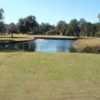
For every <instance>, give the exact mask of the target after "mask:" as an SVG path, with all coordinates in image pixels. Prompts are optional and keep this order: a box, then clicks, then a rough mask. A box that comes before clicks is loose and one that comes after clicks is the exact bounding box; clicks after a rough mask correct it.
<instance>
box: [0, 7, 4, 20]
mask: <svg viewBox="0 0 100 100" xmlns="http://www.w3.org/2000/svg"><path fill="white" fill-rule="evenodd" d="M3 13H4V10H3V8H1V9H0V20H1V21H2V19H3Z"/></svg>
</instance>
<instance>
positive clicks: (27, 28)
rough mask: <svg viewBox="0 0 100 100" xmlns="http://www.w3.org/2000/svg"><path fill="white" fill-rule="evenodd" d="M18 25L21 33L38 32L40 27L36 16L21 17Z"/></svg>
mask: <svg viewBox="0 0 100 100" xmlns="http://www.w3.org/2000/svg"><path fill="white" fill-rule="evenodd" d="M17 26H18V29H19V32H21V33H36V32H37V31H38V28H39V25H38V23H37V21H36V18H35V16H28V17H26V18H21V19H20V20H19V22H18V24H17Z"/></svg>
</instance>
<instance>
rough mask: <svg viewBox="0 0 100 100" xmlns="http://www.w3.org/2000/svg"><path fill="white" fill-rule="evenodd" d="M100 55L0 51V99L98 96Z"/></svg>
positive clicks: (76, 99) (82, 99)
mask: <svg viewBox="0 0 100 100" xmlns="http://www.w3.org/2000/svg"><path fill="white" fill-rule="evenodd" d="M99 99H100V55H96V54H77V53H76V54H73V53H71V54H70V53H68V54H65V53H55V54H51V53H32V52H30V53H28V52H9V53H8V52H1V53H0V100H99Z"/></svg>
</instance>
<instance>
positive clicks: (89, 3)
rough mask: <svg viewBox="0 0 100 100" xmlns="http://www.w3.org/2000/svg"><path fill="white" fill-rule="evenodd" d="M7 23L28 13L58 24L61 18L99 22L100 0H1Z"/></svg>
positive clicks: (41, 19)
mask: <svg viewBox="0 0 100 100" xmlns="http://www.w3.org/2000/svg"><path fill="white" fill-rule="evenodd" d="M0 8H3V9H4V11H5V13H4V17H5V19H4V21H5V22H6V23H10V22H15V23H16V22H18V20H19V19H20V18H24V17H26V16H28V15H34V16H36V20H37V21H38V22H39V23H41V22H49V23H51V24H56V23H57V22H58V21H59V20H64V21H66V22H69V21H70V20H71V19H75V18H76V19H78V20H79V19H80V18H85V19H86V20H87V21H91V22H97V21H98V19H97V15H98V13H100V0H0Z"/></svg>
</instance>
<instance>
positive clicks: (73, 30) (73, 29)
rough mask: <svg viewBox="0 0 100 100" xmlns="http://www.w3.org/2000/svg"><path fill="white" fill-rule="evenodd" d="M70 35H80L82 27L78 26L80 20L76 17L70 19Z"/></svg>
mask: <svg viewBox="0 0 100 100" xmlns="http://www.w3.org/2000/svg"><path fill="white" fill-rule="evenodd" d="M67 33H68V35H71V36H80V28H79V26H78V21H77V20H76V19H73V20H71V21H70V23H69V25H68V29H67Z"/></svg>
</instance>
